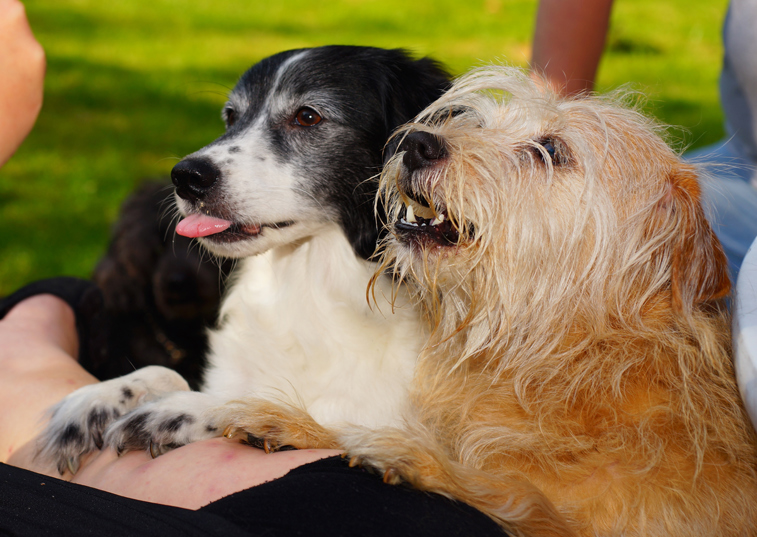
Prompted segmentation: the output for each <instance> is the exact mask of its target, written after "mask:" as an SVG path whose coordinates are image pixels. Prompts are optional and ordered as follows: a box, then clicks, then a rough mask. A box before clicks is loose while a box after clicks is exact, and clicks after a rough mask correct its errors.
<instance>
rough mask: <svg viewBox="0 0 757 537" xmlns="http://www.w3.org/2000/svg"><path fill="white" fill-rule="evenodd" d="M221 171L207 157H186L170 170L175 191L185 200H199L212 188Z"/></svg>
mask: <svg viewBox="0 0 757 537" xmlns="http://www.w3.org/2000/svg"><path fill="white" fill-rule="evenodd" d="M220 176H221V171H220V170H219V169H218V168H217V167H216V165H215V164H213V163H212V162H211V161H210V160H208V159H199V158H187V159H184V160H182V161H181V162H179V163H178V164H177V165H176V166H174V167H173V170H171V180H172V181H173V184H174V185H175V186H176V193H177V194H178V195H179V197H180V198H182V199H185V200H187V201H192V202H194V201H199V200H201V199H203V198H204V197H205V196H207V195H208V193H209V192H210V191H211V190H212V189H213V186H215V184H216V183H217V182H218V178H219V177H220Z"/></svg>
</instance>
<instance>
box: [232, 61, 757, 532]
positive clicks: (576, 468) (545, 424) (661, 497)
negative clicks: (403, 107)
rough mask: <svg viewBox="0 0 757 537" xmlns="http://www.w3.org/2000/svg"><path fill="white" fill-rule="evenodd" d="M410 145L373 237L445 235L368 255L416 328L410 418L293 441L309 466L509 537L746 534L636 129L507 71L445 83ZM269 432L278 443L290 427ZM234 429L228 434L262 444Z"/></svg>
mask: <svg viewBox="0 0 757 537" xmlns="http://www.w3.org/2000/svg"><path fill="white" fill-rule="evenodd" d="M417 131H423V132H427V133H432V134H434V135H435V136H437V137H438V139H440V140H441V141H442V143H443V145H444V148H445V152H446V155H445V156H444V157H443V158H440V159H438V161H437V162H435V163H433V165H430V166H426V167H424V168H421V169H419V170H416V171H414V172H413V173H409V172H408V170H407V168H406V167H405V166H404V165H403V161H402V153H400V154H399V156H398V157H397V158H395V159H394V160H393V161H392V162H391V163H390V164H389V165H388V167H387V168H386V170H385V172H384V175H383V176H382V193H383V197H384V201H385V202H386V203H387V206H388V214H389V215H390V219H392V220H393V221H394V222H396V221H397V220H399V219H401V218H402V217H403V216H404V215H405V211H406V205H408V204H409V205H411V206H413V208H414V210H415V212H416V214H419V213H420V214H426V216H428V217H429V218H430V217H431V213H433V215H435V216H439V215H444V216H445V218H446V220H448V221H450V222H452V224H453V226H454V228H456V229H457V230H458V231H459V233H460V237H459V240H457V241H456V243H455V244H443V243H439V242H435V241H433V240H426V239H424V238H423V237H422V234H419V235H417V236H414V235H413V234H412V233H400V232H396V229H397V228H396V227H392V230H393V231H395V233H394V234H393V236H391V237H390V238H389V240H388V242H387V244H386V245H385V252H384V256H385V258H384V259H385V265H384V266H385V267H396V268H395V269H394V270H396V271H397V276H398V278H397V279H398V281H403V282H405V283H406V284H407V285H410V286H413V287H415V288H416V290H417V293H418V298H419V300H420V301H421V302H422V304H423V305H424V306H425V311H426V314H427V317H428V320H429V323H430V326H431V327H432V329H433V332H432V336H431V339H430V341H429V343H428V345H427V346H426V348H425V350H424V352H423V354H422V355H421V357H420V359H419V364H418V368H417V373H416V380H415V392H414V394H413V400H414V405H415V406H414V408H413V409H412V411H411V413H410V414H409V415H408V416H407V425H406V427H405V428H403V429H394V430H380V431H365V430H359V429H354V428H353V429H348V428H345V429H344V430H342V431H336V432H325V431H321V432H319V430H318V428H317V426H316V425H315V424H309V425H308V427H307V430H308V431H309V432H308V433H307V434H306V435H305V436H307V438H308V441H307V442H306V444H307V447H333V446H335V445H339V446H342V447H345V448H346V449H347V450H348V453H349V455H350V456H351V457H352V458H353V461H354V462H355V463H356V464H362V465H366V466H370V467H373V468H375V469H378V470H379V471H381V472H382V473H383V474H384V477H385V480H386V481H388V482H391V483H395V482H399V481H401V480H404V481H407V482H409V483H410V484H412V485H414V486H416V487H418V488H421V489H424V490H429V491H434V492H438V493H441V494H445V495H447V496H450V497H453V498H457V499H459V500H461V501H464V502H467V503H469V504H470V505H473V506H475V507H477V508H478V509H480V510H482V511H484V512H485V513H487V514H489V515H490V516H492V517H493V518H495V519H496V520H498V521H499V522H500V523H501V524H502V526H503V527H504V528H505V529H507V530H508V531H510V532H511V533H512V534H514V535H560V536H565V535H581V536H594V535H623V536H691V535H699V536H705V535H707V536H710V535H718V536H726V535H729V536H730V535H733V536H736V535H738V536H743V535H757V442H756V439H755V433H754V431H753V430H752V428H751V426H750V425H749V422H748V419H747V417H746V414H745V411H744V409H743V406H742V404H741V401H740V399H739V397H738V392H737V389H736V385H735V380H734V374H733V368H732V363H731V356H730V347H729V341H730V329H729V318H728V314H727V311H726V309H725V307H724V305H723V303H722V298H723V297H725V296H726V295H727V293H728V291H729V287H730V284H729V281H728V276H727V272H726V261H725V257H724V255H723V252H722V249H721V247H720V245H719V243H718V241H717V239H716V238H715V236H714V234H713V233H712V231H711V229H710V227H709V225H708V223H707V221H706V220H705V217H704V214H703V211H702V208H701V204H700V191H699V186H698V182H697V178H696V175H695V170H694V169H693V168H692V167H690V166H688V165H686V164H684V163H682V162H681V160H680V159H679V158H678V157H677V155H676V154H675V153H674V152H673V151H672V150H671V149H670V148H669V147H668V146H667V145H666V143H665V142H664V141H663V140H662V138H661V137H660V135H659V133H658V132H657V129H656V128H655V126H654V125H653V124H652V123H651V122H650V121H649V120H648V119H646V118H645V117H643V116H642V115H641V114H639V113H638V112H636V111H634V110H632V109H629V108H628V107H625V106H621V105H618V104H617V102H613V101H612V100H611V99H601V98H596V97H590V98H576V99H562V98H559V97H557V96H556V95H554V94H552V93H551V92H550V91H549V90H547V89H545V88H544V86H542V85H540V84H537V83H535V82H534V81H532V80H531V79H530V78H529V77H528V76H526V75H525V74H523V73H522V72H521V71H519V70H516V69H511V68H486V69H480V70H477V71H474V72H472V73H471V74H469V75H467V76H465V77H463V78H462V79H461V80H459V81H458V82H457V83H456V84H455V86H454V87H453V88H452V90H451V91H449V92H448V93H447V94H445V95H444V96H443V97H442V98H441V99H439V100H438V101H437V102H436V103H434V104H433V105H432V106H431V107H429V108H428V109H427V110H426V111H424V112H423V113H422V114H421V115H420V116H419V118H417V120H416V122H415V123H413V124H410V125H408V126H407V127H405V128H404V129H403V131H402V132H401V133H400V134H399V136H407V135H408V134H409V133H413V132H417ZM400 149H402V147H401V148H400ZM411 198H413V199H415V200H419V199H425V200H426V201H427V202H428V205H430V209H429V208H425V207H424V206H423V205H424V204H418V203H417V201H413V200H411ZM424 211H425V212H424ZM391 225H392V224H390V226H391ZM358 358H359V357H358ZM279 419H280V423H279V425H278V426H273V429H275V432H276V434H281V433H282V431H286V430H287V429H288V428H290V427H291V428H292V429H296V427H297V422H298V421H299V423H300V424H302V422H303V417H302V416H296V415H294V414H292V415H291V416H290V417H289V418H287V417H286V416H283V415H280V416H279ZM254 421H255V420H254V419H249V420H245V419H243V418H242V417H240V416H238V417H237V422H236V423H237V424H238V425H239V427H240V428H242V429H245V430H250V431H251V432H253V433H257V434H262V435H263V436H267V435H270V432H271V430H272V429H271V427H268V428H267V429H266V430H261V429H259V428H256V425H255V423H254ZM305 421H307V419H305ZM311 421H312V420H311ZM266 431H267V432H266ZM287 434H288V436H287V435H286V434H285V435H284V436H285V437H286V438H289V439H291V438H294V442H293V443H295V444H296V443H297V442H298V439H297V438H296V437H297V434H295V433H287ZM274 436H275V435H274ZM319 438H321V439H322V440H319ZM278 443H286V442H282V441H281V440H279V441H278ZM298 447H306V446H305V445H301V446H298Z"/></svg>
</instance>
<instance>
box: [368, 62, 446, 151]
mask: <svg viewBox="0 0 757 537" xmlns="http://www.w3.org/2000/svg"><path fill="white" fill-rule="evenodd" d="M389 54H391V55H392V56H393V59H394V62H393V65H391V76H390V77H389V78H388V79H387V82H388V84H387V85H386V86H385V87H384V88H382V90H383V99H382V101H383V106H384V122H385V125H386V128H387V139H389V143H387V145H386V146H385V147H384V155H383V163H384V164H386V163H387V162H388V161H389V159H390V158H392V157H393V156H394V153H395V152H396V151H397V146H398V145H399V139H397V138H396V137H392V138H390V135H392V134H393V133H394V132H395V131H396V130H397V128H398V127H399V126H401V125H402V124H404V123H407V122H408V121H410V120H411V119H413V118H414V117H415V116H417V115H418V114H419V113H420V112H421V111H422V110H423V109H424V108H426V107H427V106H428V105H430V104H431V103H432V102H434V101H435V100H436V99H438V98H439V97H441V95H442V93H444V92H445V91H446V90H447V89H449V87H450V85H451V76H450V75H449V73H447V71H446V70H445V69H444V67H443V66H442V65H441V64H440V63H439V62H437V61H435V60H432V59H431V58H420V59H417V60H413V59H411V57H410V55H409V54H408V53H407V52H406V51H404V50H402V49H395V50H391V51H389Z"/></svg>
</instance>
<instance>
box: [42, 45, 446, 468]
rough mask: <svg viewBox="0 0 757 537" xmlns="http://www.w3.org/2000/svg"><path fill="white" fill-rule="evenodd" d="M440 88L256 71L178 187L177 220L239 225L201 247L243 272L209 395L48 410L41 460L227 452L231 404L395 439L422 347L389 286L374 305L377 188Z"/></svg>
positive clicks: (324, 54) (375, 78) (334, 53)
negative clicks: (191, 448) (392, 152)
mask: <svg viewBox="0 0 757 537" xmlns="http://www.w3.org/2000/svg"><path fill="white" fill-rule="evenodd" d="M447 85H448V76H447V75H446V74H445V73H444V71H443V70H442V69H440V67H439V66H438V65H437V64H436V63H434V62H433V61H431V60H429V59H425V58H424V59H420V60H412V59H411V58H409V57H408V56H407V54H406V53H404V52H403V51H400V50H382V49H374V48H364V47H347V46H330V47H322V48H315V49H303V50H294V51H288V52H282V53H280V54H276V55H274V56H272V57H270V58H267V59H264V60H262V61H261V62H260V63H258V64H256V65H255V66H253V67H252V68H251V69H250V70H249V71H247V72H246V73H245V74H244V75H243V76H242V78H241V79H240V80H239V82H238V83H237V85H236V87H235V88H234V90H233V91H232V92H231V95H230V97H229V101H228V103H227V104H226V106H225V108H224V118H225V120H226V123H227V129H226V133H225V134H224V135H222V136H221V137H220V138H218V139H217V140H216V141H214V142H213V143H211V144H209V145H208V146H206V147H204V148H202V149H200V150H199V151H197V152H196V153H193V154H191V155H189V156H188V157H186V159H184V160H183V161H182V162H180V163H179V164H178V165H177V166H176V168H174V172H173V178H174V182H175V184H176V185H177V205H178V209H179V211H180V213H181V214H182V215H184V216H187V215H191V214H194V213H203V214H207V215H210V216H213V217H218V218H223V219H225V220H228V221H231V222H233V224H232V226H231V227H229V229H227V230H226V231H224V232H222V233H218V234H215V235H210V236H207V237H204V238H202V239H201V242H202V244H203V245H204V246H205V247H206V248H207V249H208V250H209V251H210V252H212V253H214V254H216V255H218V256H224V257H229V256H230V257H237V258H244V259H243V260H242V261H241V262H240V265H239V267H238V268H237V269H236V271H235V274H234V276H233V278H234V279H233V283H232V285H231V288H230V291H229V292H228V294H227V296H226V298H225V301H224V303H223V306H222V310H221V315H220V323H219V327H218V328H217V329H216V330H214V331H212V332H211V333H210V338H209V339H210V348H211V351H210V356H209V357H208V363H209V365H208V368H207V371H206V372H205V376H204V384H203V387H202V390H201V391H200V392H190V391H186V390H187V386H186V382H184V381H183V379H181V377H179V376H178V375H177V374H175V373H173V372H171V371H169V370H166V369H164V368H160V367H149V368H145V369H142V370H138V371H135V372H134V373H132V374H130V375H127V376H125V377H121V378H118V379H114V380H111V381H108V382H104V383H100V384H96V385H92V386H88V387H85V388H82V389H81V390H78V391H76V392H74V393H73V394H71V395H70V396H68V397H67V398H66V399H64V400H63V401H62V402H61V403H59V404H58V405H57V406H56V407H55V408H54V409H53V410H52V419H51V421H50V424H49V425H48V426H47V428H46V430H45V431H44V433H43V435H42V437H41V439H40V452H39V453H40V457H43V458H45V459H48V460H50V461H51V462H54V463H55V464H57V467H58V469H59V470H60V471H61V472H63V471H64V470H65V468H66V467H68V468H70V469H71V470H72V471H75V470H76V469H77V468H78V459H79V457H80V456H81V455H82V454H83V453H86V452H88V451H90V450H93V449H96V448H99V447H101V446H102V445H103V444H104V445H108V446H112V447H115V448H116V449H119V450H125V449H126V450H129V449H146V448H148V447H150V449H151V450H153V452H155V450H156V449H157V451H158V452H162V451H163V450H165V449H170V448H172V447H176V446H179V445H183V444H186V443H188V442H192V441H196V440H199V439H203V438H208V437H214V436H220V435H221V433H222V432H223V428H224V427H225V425H226V424H224V423H223V418H222V416H223V410H222V409H223V406H224V403H225V402H227V401H229V400H233V399H238V398H242V397H246V396H254V397H262V398H266V399H269V400H272V401H276V402H283V403H288V404H293V405H295V406H299V407H302V408H304V409H305V410H307V412H309V413H310V415H311V416H313V418H315V420H316V421H317V422H319V423H320V424H321V425H324V426H338V425H342V424H356V425H365V426H370V427H377V426H382V425H392V424H394V423H395V422H396V420H397V419H398V418H399V417H400V416H401V415H402V410H403V408H404V406H405V404H406V397H407V387H408V384H409V382H410V379H411V375H412V371H413V368H414V364H415V359H416V356H417V354H418V350H419V348H420V345H421V342H422V341H423V339H424V335H423V329H422V328H421V325H420V322H419V314H418V313H417V311H416V310H415V309H414V308H413V307H412V306H411V305H410V302H409V300H408V299H407V297H402V296H400V297H399V298H398V299H397V300H396V301H395V304H394V307H392V306H391V305H390V303H389V299H390V296H391V293H392V282H391V281H390V279H389V277H388V276H386V277H382V279H380V281H379V282H378V284H377V286H376V300H377V303H376V304H373V305H371V304H369V303H368V301H367V299H366V288H367V284H368V282H369V280H370V278H371V276H372V275H373V273H374V271H375V269H376V266H375V264H374V263H373V262H371V261H370V256H371V255H372V254H373V252H374V249H375V247H376V243H377V239H378V235H379V229H380V228H381V222H380V221H379V220H380V218H381V215H380V214H379V215H377V214H376V211H375V209H374V198H375V194H376V184H377V179H376V175H377V174H378V173H379V171H380V168H381V166H382V163H383V160H382V159H383V154H382V151H383V148H384V144H385V143H386V141H387V139H389V137H390V135H391V134H392V132H393V131H394V130H395V128H396V127H398V126H399V125H401V124H402V123H404V122H405V121H407V120H409V119H411V118H412V117H413V116H415V115H416V114H417V113H418V112H420V111H421V110H422V109H423V108H424V107H425V106H426V105H427V104H429V103H430V102H432V101H433V100H434V99H436V98H437V97H438V96H439V95H440V94H441V93H442V91H443V90H444V89H445V88H446V87H447ZM313 113H315V115H316V116H317V117H319V118H320V121H318V122H316V123H315V124H312V120H313V119H314V118H315V117H316V116H314V115H313ZM303 114H304V115H303ZM308 125H310V126H308ZM258 229H259V232H257V233H256V231H257V230H258Z"/></svg>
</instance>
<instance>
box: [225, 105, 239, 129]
mask: <svg viewBox="0 0 757 537" xmlns="http://www.w3.org/2000/svg"><path fill="white" fill-rule="evenodd" d="M222 115H223V120H224V121H225V122H226V126H227V127H231V126H232V125H233V124H234V123H236V121H237V113H236V112H235V111H234V109H233V108H232V107H231V106H227V107H226V108H224V109H223V114H222Z"/></svg>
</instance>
